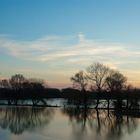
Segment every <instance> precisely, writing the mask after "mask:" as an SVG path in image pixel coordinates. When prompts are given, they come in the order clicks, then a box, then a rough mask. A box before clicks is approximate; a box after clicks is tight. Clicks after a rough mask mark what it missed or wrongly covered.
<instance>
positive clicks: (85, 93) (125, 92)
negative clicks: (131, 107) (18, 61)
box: [0, 63, 140, 104]
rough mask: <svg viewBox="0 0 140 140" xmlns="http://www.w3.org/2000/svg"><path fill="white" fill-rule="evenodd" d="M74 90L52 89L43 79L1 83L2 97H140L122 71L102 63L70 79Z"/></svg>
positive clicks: (17, 77)
mask: <svg viewBox="0 0 140 140" xmlns="http://www.w3.org/2000/svg"><path fill="white" fill-rule="evenodd" d="M70 80H71V81H72V83H73V87H71V88H64V89H61V90H60V89H57V88H50V87H49V86H46V84H44V82H43V80H40V79H27V78H25V77H24V76H23V75H22V74H15V75H13V76H12V77H11V78H10V79H3V80H0V98H1V99H4V98H14V99H20V98H22V99H28V98H32V99H33V98H75V99H79V98H87V97H89V98H90V97H91V98H95V99H97V104H98V100H99V99H113V98H119V97H120V98H128V97H129V98H131V97H132V98H139V96H140V95H139V92H140V91H139V90H137V89H135V88H132V86H131V85H128V84H127V78H126V77H125V76H124V75H123V74H122V73H120V72H119V71H116V70H113V69H111V68H109V67H107V66H105V65H103V64H101V63H93V64H91V65H90V66H89V67H87V69H86V71H85V72H84V71H79V72H77V73H76V74H75V75H74V76H72V77H71V78H70Z"/></svg>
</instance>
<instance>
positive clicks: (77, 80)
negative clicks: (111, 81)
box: [71, 71, 88, 91]
mask: <svg viewBox="0 0 140 140" xmlns="http://www.w3.org/2000/svg"><path fill="white" fill-rule="evenodd" d="M71 81H72V82H73V87H74V88H78V89H80V90H81V91H85V90H86V87H87V84H88V83H87V78H86V76H85V75H84V72H83V71H79V72H78V73H76V74H75V75H74V76H72V77H71Z"/></svg>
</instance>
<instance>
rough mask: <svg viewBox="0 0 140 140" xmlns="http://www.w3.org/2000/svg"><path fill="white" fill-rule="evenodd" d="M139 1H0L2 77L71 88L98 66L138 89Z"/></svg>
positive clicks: (139, 50)
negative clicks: (74, 80) (20, 77)
mask: <svg viewBox="0 0 140 140" xmlns="http://www.w3.org/2000/svg"><path fill="white" fill-rule="evenodd" d="M139 5H140V1H139V0H0V79H2V78H9V77H10V76H11V75H14V74H16V73H20V74H23V75H24V76H25V77H28V78H32V77H33V78H39V79H43V80H45V81H47V84H48V85H49V86H52V87H59V88H62V87H69V86H71V85H72V84H71V81H70V77H71V76H72V75H74V74H75V73H76V72H78V71H79V70H86V68H87V67H88V66H89V65H90V64H92V63H94V62H100V63H103V64H105V65H107V66H109V67H111V68H113V69H116V70H119V71H120V72H121V73H123V74H124V75H125V76H127V77H128V82H129V83H131V84H132V85H134V86H137V87H140V62H139V60H140V47H139V46H140V39H139V37H140V27H139V25H140V18H139V15H140V8H139Z"/></svg>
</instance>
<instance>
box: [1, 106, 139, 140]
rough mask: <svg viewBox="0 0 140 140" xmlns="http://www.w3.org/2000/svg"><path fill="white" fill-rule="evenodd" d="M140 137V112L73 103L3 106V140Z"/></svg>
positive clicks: (120, 139) (129, 138)
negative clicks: (117, 110) (48, 105)
mask: <svg viewBox="0 0 140 140" xmlns="http://www.w3.org/2000/svg"><path fill="white" fill-rule="evenodd" d="M130 114H131V117H130ZM136 116H137V117H136ZM139 137H140V120H139V118H138V115H137V113H133V115H132V113H129V115H126V113H125V112H124V113H123V114H122V112H121V113H120V112H114V111H110V112H108V111H104V110H94V109H88V108H87V107H85V108H82V109H80V108H79V107H70V106H69V107H66V106H65V108H64V107H61V108H54V107H50V108H49V107H46V108H39V107H38V108H37V107H7V106H3V107H0V139H2V140H132V139H133V140H138V139H139Z"/></svg>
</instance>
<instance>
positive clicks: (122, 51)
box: [0, 33, 140, 62]
mask: <svg viewBox="0 0 140 140" xmlns="http://www.w3.org/2000/svg"><path fill="white" fill-rule="evenodd" d="M72 39H73V40H72ZM73 42H74V43H73ZM0 48H4V50H3V51H5V52H4V53H7V54H9V55H11V56H13V57H18V58H20V59H26V60H32V61H41V62H44V61H56V60H57V61H58V60H59V59H64V60H68V62H71V61H70V60H71V59H73V60H74V59H75V61H78V60H79V58H82V59H84V58H85V60H87V57H88V58H89V57H93V56H94V57H98V56H103V57H104V56H106V57H109V56H110V55H111V56H116V57H117V56H119V57H129V56H132V55H133V56H134V57H136V56H137V57H139V54H140V50H139V51H137V52H135V51H132V50H130V49H128V48H127V47H126V46H124V45H123V44H118V43H110V42H108V43H106V42H103V41H94V40H92V39H86V38H85V37H84V34H81V33H80V34H79V35H78V37H76V36H73V37H69V38H68V37H63V36H62V37H61V36H50V37H43V38H40V39H37V40H33V41H17V40H12V39H8V38H4V37H0Z"/></svg>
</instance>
